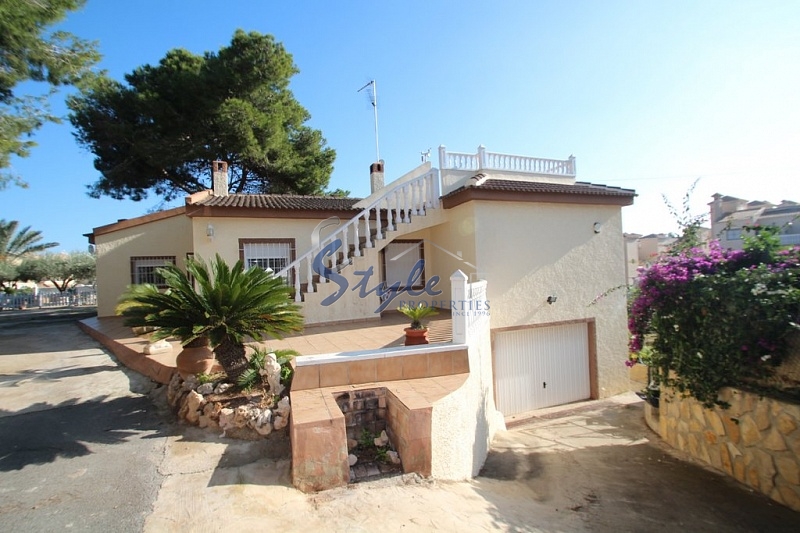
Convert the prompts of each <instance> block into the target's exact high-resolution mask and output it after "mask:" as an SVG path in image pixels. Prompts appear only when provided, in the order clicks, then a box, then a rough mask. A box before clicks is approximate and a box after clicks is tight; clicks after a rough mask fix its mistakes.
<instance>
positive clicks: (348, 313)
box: [277, 163, 444, 325]
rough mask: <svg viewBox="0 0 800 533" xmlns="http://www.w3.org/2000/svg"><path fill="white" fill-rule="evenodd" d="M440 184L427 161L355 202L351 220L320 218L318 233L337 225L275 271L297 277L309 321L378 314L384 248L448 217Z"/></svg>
mask: <svg viewBox="0 0 800 533" xmlns="http://www.w3.org/2000/svg"><path fill="white" fill-rule="evenodd" d="M439 190H440V189H439V171H438V170H437V169H435V168H431V165H430V163H425V164H423V165H420V166H419V167H417V168H416V169H414V170H412V171H411V172H409V173H408V174H406V175H405V176H402V177H401V178H399V179H398V180H396V181H394V182H392V183H390V184H389V185H386V186H385V187H383V188H382V189H380V190H378V191H376V192H375V193H373V194H372V195H371V196H370V197H369V198H366V199H364V200H362V201H361V202H359V203H358V204H356V207H358V208H360V209H361V211H360V212H358V214H357V215H355V216H354V217H353V218H351V219H350V220H349V221H346V222H344V223H341V222H340V221H339V220H338V219H331V220H329V221H326V222H327V224H326V223H325V222H323V223H322V224H320V226H319V227H318V231H317V233H319V234H322V233H323V232H324V231H325V230H326V229H327V228H328V227H329V226H336V228H335V229H334V230H333V231H331V232H330V233H329V234H326V235H324V236H322V235H317V236H315V237H318V238H313V239H312V242H315V244H314V245H313V246H312V247H311V249H310V250H308V251H307V252H305V253H304V254H303V255H301V256H299V257H297V258H296V259H295V260H294V261H292V262H291V263H290V264H288V265H287V266H286V267H285V268H283V269H282V270H281V271H280V272H278V273H277V275H279V276H283V275H286V274H287V273H288V274H289V279H290V280H293V284H294V290H295V295H294V298H295V301H296V302H302V305H303V313H304V315H305V318H306V324H307V325H310V324H320V323H330V322H341V321H350V320H363V319H368V318H375V317H377V316H378V315H376V312H375V311H376V309H377V308H378V307H379V306H380V301H381V298H380V293H381V290H382V281H383V280H382V279H381V277H382V276H381V262H380V251H381V250H383V249H384V248H385V247H386V246H387V245H388V244H389V243H391V242H392V241H394V240H395V239H397V238H400V237H402V236H404V235H408V234H410V233H414V232H416V231H420V230H423V229H426V228H429V227H432V226H435V225H437V224H441V223H442V222H443V221H444V212H443V209H441V205H440V202H439ZM334 249H335V251H334ZM321 253H322V254H321ZM315 261H316V262H317V264H316V269H315ZM320 274H323V275H320Z"/></svg>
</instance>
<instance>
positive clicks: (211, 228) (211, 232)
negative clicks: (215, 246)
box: [206, 222, 214, 239]
mask: <svg viewBox="0 0 800 533" xmlns="http://www.w3.org/2000/svg"><path fill="white" fill-rule="evenodd" d="M206 237H208V238H209V239H213V238H214V226H212V225H211V223H210V222H209V223H208V226H206Z"/></svg>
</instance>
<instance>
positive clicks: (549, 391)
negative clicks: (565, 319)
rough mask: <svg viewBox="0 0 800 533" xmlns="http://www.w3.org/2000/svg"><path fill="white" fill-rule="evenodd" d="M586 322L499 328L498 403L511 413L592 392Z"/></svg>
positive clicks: (496, 352) (496, 353)
mask: <svg viewBox="0 0 800 533" xmlns="http://www.w3.org/2000/svg"><path fill="white" fill-rule="evenodd" d="M587 328H588V325H587V324H586V323H585V322H581V323H576V324H565V325H559V326H546V327H536V328H527V329H519V330H514V331H505V332H498V333H496V334H495V338H494V358H495V363H494V370H495V386H496V391H497V408H498V409H499V410H500V411H501V412H502V413H503V415H505V416H511V415H515V414H519V413H524V412H526V411H532V410H534V409H541V408H542V407H550V406H553V405H561V404H565V403H569V402H575V401H578V400H584V399H586V398H589V397H590V396H591V383H590V377H589V335H588V329H587Z"/></svg>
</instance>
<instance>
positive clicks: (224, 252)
mask: <svg viewBox="0 0 800 533" xmlns="http://www.w3.org/2000/svg"><path fill="white" fill-rule="evenodd" d="M322 220H324V219H308V218H231V217H229V218H221V217H194V218H192V226H193V228H194V253H195V254H196V256H197V257H202V258H203V259H204V260H206V261H209V260H211V259H213V258H214V256H215V254H217V253H218V254H220V255H221V256H222V258H223V259H225V261H226V262H227V263H228V264H233V263H235V262H236V261H238V260H239V239H294V241H295V257H299V256H301V255H302V254H304V253H306V252H307V251H308V250H310V249H311V236H312V234H313V233H314V229H315V228H316V227H317V225H318V224H319V223H320V222H321V221H322ZM345 222H347V220H342V223H345ZM209 224H211V225H212V226H213V227H214V237H213V238H210V237H208V236H207V235H206V233H207V229H208V225H209ZM332 230H335V227H334V226H331V227H329V228H327V229H326V230H323V232H322V236H323V237H325V236H327V235H329V234H330V232H331V231H332ZM302 275H303V277H305V271H304V272H303V273H302Z"/></svg>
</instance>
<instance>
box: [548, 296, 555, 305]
mask: <svg viewBox="0 0 800 533" xmlns="http://www.w3.org/2000/svg"><path fill="white" fill-rule="evenodd" d="M556 300H558V296H556V295H554V294H551V295H550V296H548V297H547V303H549V304H550V305H553V304H554V303H556Z"/></svg>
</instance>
